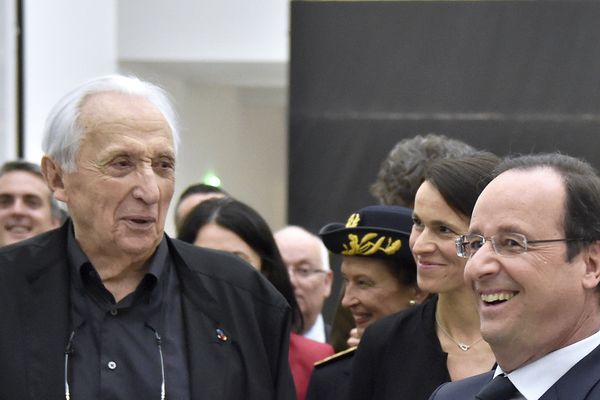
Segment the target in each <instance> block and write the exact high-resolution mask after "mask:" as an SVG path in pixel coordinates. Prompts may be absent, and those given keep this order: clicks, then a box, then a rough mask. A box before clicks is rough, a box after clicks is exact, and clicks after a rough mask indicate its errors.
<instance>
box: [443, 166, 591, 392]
mask: <svg viewBox="0 0 600 400" xmlns="http://www.w3.org/2000/svg"><path fill="white" fill-rule="evenodd" d="M599 210H600V179H599V178H598V176H597V174H596V172H595V171H594V170H593V168H592V167H591V166H590V165H588V164H587V163H585V162H583V161H580V160H577V159H574V158H571V157H568V156H565V155H561V154H543V155H532V156H522V157H517V158H513V159H508V160H506V161H504V162H503V163H502V164H501V165H500V166H499V167H498V175H497V176H496V178H495V179H494V180H492V182H491V183H490V184H489V185H488V186H487V187H486V188H485V189H484V191H483V192H482V194H481V195H480V197H479V199H478V200H477V203H476V205H475V209H474V211H473V215H472V219H471V224H470V226H469V233H468V234H467V235H464V236H462V237H459V238H458V239H457V243H456V244H457V253H458V254H459V255H461V256H463V257H468V258H469V260H468V262H467V265H466V267H465V279H466V281H467V283H468V284H470V285H471V287H472V289H473V291H474V293H475V295H476V296H477V298H478V309H479V315H480V321H481V332H482V336H483V338H484V339H485V340H486V341H487V342H488V343H489V344H490V346H491V348H492V350H493V352H494V354H495V356H496V359H497V363H498V366H497V368H496V369H495V370H494V371H491V372H489V373H486V374H482V375H478V376H475V377H472V378H468V379H465V380H462V381H457V382H453V383H448V384H445V385H442V386H441V387H440V388H438V390H437V391H436V392H435V393H434V394H433V395H432V396H431V399H436V400H443V399H452V400H460V399H473V398H476V399H481V400H490V399H503V400H508V399H527V400H537V399H542V400H550V399H556V400H558V399H569V400H578V399H600V385H599V383H600V333H599V329H600V299H599V289H598V283H599V282H600V242H599V239H600V212H599ZM494 396H495V397H494Z"/></svg>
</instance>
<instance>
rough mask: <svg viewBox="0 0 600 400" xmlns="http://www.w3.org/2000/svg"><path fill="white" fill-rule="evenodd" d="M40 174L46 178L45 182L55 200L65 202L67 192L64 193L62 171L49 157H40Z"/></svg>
mask: <svg viewBox="0 0 600 400" xmlns="http://www.w3.org/2000/svg"><path fill="white" fill-rule="evenodd" d="M41 167H42V175H44V179H45V180H46V184H47V185H48V187H49V188H50V190H51V191H52V192H53V193H54V197H55V198H56V200H59V201H62V202H64V203H66V202H67V200H68V198H67V194H66V193H65V185H64V182H63V176H64V173H63V171H62V169H61V168H60V166H59V165H58V164H57V163H56V162H55V161H54V160H53V159H52V158H50V157H48V156H44V157H43V158H42V165H41Z"/></svg>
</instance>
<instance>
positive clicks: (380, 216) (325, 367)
mask: <svg viewBox="0 0 600 400" xmlns="http://www.w3.org/2000/svg"><path fill="white" fill-rule="evenodd" d="M411 227H412V210H411V209H409V208H405V207H398V206H383V205H378V206H369V207H365V208H363V209H361V210H359V211H358V212H356V213H354V214H352V215H351V216H350V217H349V218H348V221H347V223H346V224H342V223H331V224H328V225H326V226H324V227H323V228H322V229H321V232H319V235H320V236H321V239H322V240H323V243H325V246H326V247H327V248H328V249H329V250H330V251H331V252H332V253H335V254H341V255H343V261H342V266H341V271H342V275H343V278H344V282H345V294H344V297H343V299H342V306H343V307H346V308H348V309H349V310H350V312H351V313H352V316H353V318H354V321H355V324H356V328H355V329H353V332H352V335H351V337H350V339H349V344H350V345H352V346H354V347H351V348H350V349H348V350H345V351H343V352H341V353H338V354H336V355H334V356H332V357H329V358H327V359H325V360H323V361H321V362H319V363H317V364H316V367H315V370H314V371H313V374H312V377H311V381H310V384H309V388H308V394H307V399H308V400H324V399H330V400H332V399H346V396H347V387H348V382H349V378H350V372H351V370H352V360H353V355H354V351H355V350H356V345H357V344H358V342H359V340H360V336H361V335H362V332H363V331H364V329H365V328H366V327H367V326H369V325H370V324H371V323H373V322H375V321H376V320H378V319H380V318H383V317H385V316H387V315H390V314H393V313H396V312H398V311H401V310H404V309H405V308H408V307H409V306H411V305H413V304H417V303H420V302H421V301H422V300H423V299H424V298H425V297H426V296H427V295H426V294H425V293H424V292H421V291H420V290H419V289H418V287H417V282H416V266H415V261H414V258H413V256H412V253H411V251H410V248H409V243H408V242H409V236H410V230H411Z"/></svg>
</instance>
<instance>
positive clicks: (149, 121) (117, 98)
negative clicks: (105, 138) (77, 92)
mask: <svg viewBox="0 0 600 400" xmlns="http://www.w3.org/2000/svg"><path fill="white" fill-rule="evenodd" d="M78 124H79V126H80V128H81V129H82V130H83V133H84V135H86V134H88V133H89V132H94V131H96V130H97V129H100V128H101V127H103V126H112V127H113V129H114V128H118V127H119V126H122V125H123V126H126V125H135V126H138V125H139V126H140V127H142V128H145V129H162V130H165V131H166V132H168V134H169V136H170V138H171V140H172V136H173V133H172V132H171V128H170V126H169V123H168V121H167V119H166V118H165V116H164V115H163V114H162V113H161V111H160V110H159V109H158V107H156V106H155V105H154V104H152V103H151V102H150V101H149V100H148V99H146V98H144V97H142V96H138V95H130V94H126V93H120V92H99V93H93V94H90V95H88V96H86V97H85V98H84V99H83V101H82V103H81V107H80V113H79V118H78Z"/></svg>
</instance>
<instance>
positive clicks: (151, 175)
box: [133, 166, 160, 204]
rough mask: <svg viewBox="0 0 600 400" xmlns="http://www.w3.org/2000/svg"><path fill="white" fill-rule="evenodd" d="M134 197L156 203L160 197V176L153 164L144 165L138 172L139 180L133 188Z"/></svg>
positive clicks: (145, 201) (148, 202) (147, 202)
mask: <svg viewBox="0 0 600 400" xmlns="http://www.w3.org/2000/svg"><path fill="white" fill-rule="evenodd" d="M133 197H135V198H136V199H139V200H142V201H143V202H144V203H146V204H154V203H157V202H158V199H159V198H160V188H159V185H158V177H157V176H156V173H155V172H154V170H153V169H152V167H151V166H147V167H144V168H143V169H142V170H140V171H139V172H138V174H137V182H136V185H135V187H134V189H133Z"/></svg>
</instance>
